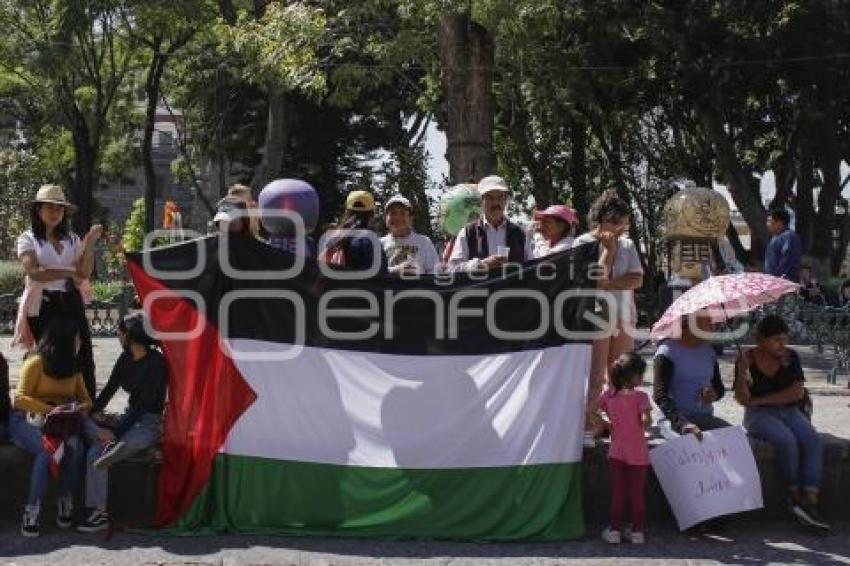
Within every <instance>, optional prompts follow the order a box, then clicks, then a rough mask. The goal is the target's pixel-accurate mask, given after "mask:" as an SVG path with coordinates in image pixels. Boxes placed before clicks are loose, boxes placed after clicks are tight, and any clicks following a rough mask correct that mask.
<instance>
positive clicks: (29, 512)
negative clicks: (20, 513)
mask: <svg viewBox="0 0 850 566" xmlns="http://www.w3.org/2000/svg"><path fill="white" fill-rule="evenodd" d="M21 534H22V535H23V536H25V537H27V538H36V537H37V536H38V535H40V534H41V530H40V529H39V527H38V505H27V506H26V507H24V518H23V520H22V521H21Z"/></svg>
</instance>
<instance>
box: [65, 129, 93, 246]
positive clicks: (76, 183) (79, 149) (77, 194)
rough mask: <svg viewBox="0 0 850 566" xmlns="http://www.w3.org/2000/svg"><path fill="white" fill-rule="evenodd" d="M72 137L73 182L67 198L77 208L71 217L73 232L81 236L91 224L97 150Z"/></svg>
mask: <svg viewBox="0 0 850 566" xmlns="http://www.w3.org/2000/svg"><path fill="white" fill-rule="evenodd" d="M73 137H74V180H73V183H72V184H71V187H70V191H69V192H70V195H69V198H70V200H71V202H73V203H74V204H76V205H77V207H79V208H78V209H77V212H76V214H74V216H73V217H72V222H73V225H74V230H75V231H76V232H77V233H78V234H80V235H82V234H85V233H86V232H88V230H89V228H90V227H91V224H92V208H93V204H94V199H93V197H92V194H93V192H94V186H95V183H96V182H97V171H96V167H97V166H96V162H97V149H96V148H93V147H91V145H89V144H88V143H86V142H78V141H77V136H76V135H75V136H73Z"/></svg>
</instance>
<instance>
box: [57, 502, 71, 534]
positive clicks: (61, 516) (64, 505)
mask: <svg viewBox="0 0 850 566" xmlns="http://www.w3.org/2000/svg"><path fill="white" fill-rule="evenodd" d="M56 511H57V512H56V525H57V526H58V527H59V528H60V529H70V528H71V527H72V526H73V525H74V499H73V498H72V497H71V496H70V495H66V496H64V497H60V498H59V499H57V500H56Z"/></svg>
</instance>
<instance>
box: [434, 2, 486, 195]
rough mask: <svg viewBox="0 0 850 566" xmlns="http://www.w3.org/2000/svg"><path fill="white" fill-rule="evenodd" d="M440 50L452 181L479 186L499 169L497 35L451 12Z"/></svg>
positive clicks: (443, 21)
mask: <svg viewBox="0 0 850 566" xmlns="http://www.w3.org/2000/svg"><path fill="white" fill-rule="evenodd" d="M437 46H438V52H439V55H440V68H441V74H442V84H443V91H444V96H445V104H446V124H445V129H446V138H447V142H448V147H447V150H446V159H447V160H448V162H449V177H450V179H451V180H452V181H453V182H467V181H470V180H473V181H478V180H480V179H481V178H482V177H484V176H486V175H490V174H491V173H493V172H494V170H495V156H494V151H493V125H494V118H495V104H494V100H493V66H494V56H495V55H494V52H495V47H494V44H493V36H492V34H491V32H489V31H488V30H487V29H486V28H485V27H484V26H482V25H481V24H479V23H477V22H475V21H474V20H473V19H472V15H471V14H470V13H469V11H459V12H451V11H450V12H448V13H447V14H445V15H444V16H442V17H441V18H440V19H439V23H438V27H437Z"/></svg>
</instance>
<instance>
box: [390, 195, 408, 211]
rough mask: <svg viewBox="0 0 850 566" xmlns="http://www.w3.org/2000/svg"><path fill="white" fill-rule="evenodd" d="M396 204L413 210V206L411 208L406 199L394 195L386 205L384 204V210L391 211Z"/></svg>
mask: <svg viewBox="0 0 850 566" xmlns="http://www.w3.org/2000/svg"><path fill="white" fill-rule="evenodd" d="M394 204H400V205H402V206H404V207H405V208H407V209H408V210H413V206H411V204H410V201H409V200H407V199H406V198H404V197H403V196H401V195H393V196H391V197H390V198H389V200H387V202H386V204H384V210H389V209H390V207H391V206H392V205H394Z"/></svg>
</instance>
